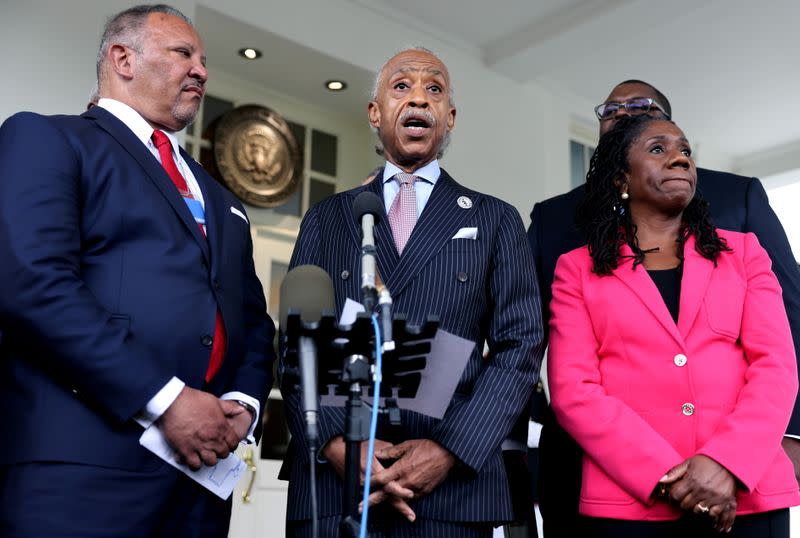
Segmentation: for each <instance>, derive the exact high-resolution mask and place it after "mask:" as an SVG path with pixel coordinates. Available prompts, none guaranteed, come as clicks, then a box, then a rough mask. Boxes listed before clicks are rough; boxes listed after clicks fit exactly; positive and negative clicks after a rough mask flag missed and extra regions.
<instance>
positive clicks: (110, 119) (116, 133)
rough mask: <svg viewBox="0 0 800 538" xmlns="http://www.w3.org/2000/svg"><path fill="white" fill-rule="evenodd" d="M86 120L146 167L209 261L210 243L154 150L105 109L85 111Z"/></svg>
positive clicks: (145, 169)
mask: <svg viewBox="0 0 800 538" xmlns="http://www.w3.org/2000/svg"><path fill="white" fill-rule="evenodd" d="M83 115H84V117H87V118H90V119H94V120H96V121H97V124H98V125H99V126H100V127H101V128H102V129H103V130H105V131H106V132H107V133H108V134H110V135H111V136H112V137H113V138H114V139H115V140H116V141H117V142H118V143H119V145H120V146H122V148H123V149H124V150H125V151H126V152H127V153H128V154H129V155H130V156H131V157H132V158H133V159H134V160H135V161H136V162H137V163H139V165H140V166H141V167H142V169H143V170H144V171H145V174H146V175H147V177H149V178H150V180H151V181H152V182H153V183H154V184H155V186H156V187H157V188H158V190H159V191H160V192H161V194H162V195H163V196H164V198H166V200H167V202H169V204H170V206H172V209H174V210H175V213H176V214H177V216H178V218H179V219H180V220H181V221H182V222H183V223H184V225H185V226H186V228H187V230H188V231H189V233H190V234H191V235H192V236H193V237H194V238H195V240H196V241H197V243H198V245H200V248H201V250H202V251H203V256H204V257H205V258H206V261H209V252H208V244H207V243H206V240H205V238H204V237H203V234H202V232H201V231H200V228H199V226H198V225H197V223H196V222H195V220H194V217H192V213H191V212H190V211H189V208H188V207H187V205H186V202H184V201H183V198H181V195H180V193H178V189H176V188H175V184H174V183H173V182H172V180H171V179H170V178H169V176H168V175H167V172H166V171H165V170H164V168H163V167H162V166H161V164H160V163H159V162H158V160H156V159H155V157H153V155H152V154H151V153H150V151H149V150H148V149H147V148H146V147H145V146H144V145H142V142H141V141H140V140H139V139H138V138H136V136H135V135H134V134H133V132H132V131H131V130H130V129H128V127H127V126H126V125H125V124H124V123H122V122H121V121H120V120H118V119H117V118H116V117H115V116H114V115H113V114H111V113H110V112H108V111H107V110H105V109H104V108H102V107H97V106H96V107H92V108H91V109H90V110H89V111H87V112H85V113H84V114H83Z"/></svg>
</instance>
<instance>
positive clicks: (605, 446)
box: [548, 230, 800, 520]
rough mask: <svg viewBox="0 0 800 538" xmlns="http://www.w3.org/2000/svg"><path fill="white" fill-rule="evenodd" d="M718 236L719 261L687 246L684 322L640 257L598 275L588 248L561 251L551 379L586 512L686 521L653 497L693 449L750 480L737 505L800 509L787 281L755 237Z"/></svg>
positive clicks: (743, 480)
mask: <svg viewBox="0 0 800 538" xmlns="http://www.w3.org/2000/svg"><path fill="white" fill-rule="evenodd" d="M718 231H719V234H720V235H721V236H722V237H724V238H725V239H726V240H727V242H728V246H730V247H731V248H732V249H733V251H732V252H723V253H722V254H721V255H720V257H719V259H718V261H717V267H714V264H713V263H712V262H711V261H709V260H706V259H705V258H703V257H701V256H700V255H699V254H698V253H697V252H696V251H695V249H694V239H693V238H690V239H689V240H688V241H687V244H686V247H685V260H684V268H683V277H682V281H681V295H680V312H679V316H678V323H677V326H676V324H675V322H674V321H673V319H672V316H670V314H669V311H668V310H667V307H666V305H665V304H664V301H663V299H662V298H661V295H660V293H659V291H658V289H657V288H656V286H655V284H654V283H653V281H652V280H651V279H650V277H649V275H648V274H647V272H646V270H645V269H644V267H642V266H641V265H640V266H637V267H636V269H635V270H632V269H631V268H632V266H633V261H632V260H631V259H630V258H623V259H622V260H621V261H620V266H619V267H618V268H617V269H616V270H615V271H614V274H613V275H611V276H602V277H601V276H598V275H596V274H594V273H592V270H591V268H592V261H591V258H590V257H589V252H588V249H587V248H586V247H583V248H580V249H577V250H573V251H572V252H569V253H567V254H564V255H563V256H561V258H559V260H558V265H557V267H556V272H555V280H554V282H553V300H552V303H551V306H550V309H551V312H552V318H551V320H550V331H551V333H550V352H549V358H548V376H549V379H548V381H549V386H550V391H551V397H552V405H553V409H554V410H555V413H556V416H557V417H558V420H559V422H560V423H561V425H562V426H563V427H564V428H565V429H566V430H567V431H568V432H569V433H570V434H571V435H572V436H573V437H574V438H575V439H576V440H577V441H578V443H579V444H580V445H581V446H582V447H583V449H584V452H585V454H584V459H583V484H582V487H581V500H580V511H581V513H582V514H585V515H588V516H593V517H610V518H617V519H632V520H666V519H675V518H677V517H679V515H680V511H679V510H678V509H675V508H673V507H672V506H670V505H669V504H667V503H666V502H665V501H663V500H655V499H652V498H651V493H652V491H653V489H654V488H655V487H656V485H657V483H658V480H659V479H660V478H661V477H662V476H663V475H664V473H665V472H666V471H667V470H669V469H670V468H671V467H673V466H675V465H677V464H679V463H681V462H682V461H684V460H685V459H686V458H688V457H690V456H692V455H695V454H704V455H706V456H709V457H711V458H713V459H714V460H716V461H717V462H719V463H720V464H722V465H723V466H725V468H727V469H728V470H729V471H730V472H731V473H733V475H734V476H736V478H738V479H739V481H740V482H741V483H742V484H744V487H745V488H746V489H742V490H740V493H739V494H738V497H737V504H738V509H737V512H738V513H740V514H748V513H754V512H764V511H767V510H774V509H777V508H785V507H788V506H793V505H797V504H800V493H798V487H797V482H796V481H795V477H794V471H793V467H792V464H791V462H790V461H789V459H788V457H787V456H786V454H785V453H784V452H783V450H782V449H781V446H780V442H781V437H782V435H783V433H784V431H785V428H786V425H787V424H788V422H789V417H790V414H791V411H792V406H793V404H794V400H795V396H796V393H797V387H798V383H797V365H796V361H795V356H794V348H793V345H792V338H791V333H790V331H789V323H788V321H787V318H786V311H785V310H784V306H783V301H782V299H781V289H780V286H779V285H778V281H777V279H776V278H775V275H774V274H773V273H772V271H771V269H770V260H769V257H768V256H767V253H766V252H765V251H764V249H763V248H761V245H759V243H758V240H757V239H756V237H755V235H753V234H751V233H748V234H741V233H736V232H728V231H724V230H718ZM630 254H631V250H630V249H629V248H628V247H627V246H625V247H624V248H623V255H630Z"/></svg>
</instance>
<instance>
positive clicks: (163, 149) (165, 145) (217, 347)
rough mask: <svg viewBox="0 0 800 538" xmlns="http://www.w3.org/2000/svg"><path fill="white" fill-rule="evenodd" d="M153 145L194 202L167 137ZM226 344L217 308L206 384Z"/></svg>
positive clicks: (158, 135) (182, 191) (160, 136)
mask: <svg viewBox="0 0 800 538" xmlns="http://www.w3.org/2000/svg"><path fill="white" fill-rule="evenodd" d="M153 143H154V144H155V145H156V148H158V155H159V156H160V157H161V165H162V166H163V167H164V170H166V172H167V175H168V176H169V177H170V179H171V180H172V182H173V183H174V184H175V187H177V189H178V192H179V193H180V194H181V196H182V197H183V198H189V199H192V200H193V199H194V196H192V192H191V191H190V190H189V187H188V186H187V185H186V179H185V178H184V177H183V176H182V175H181V172H180V170H178V166H177V165H176V164H175V159H173V158H172V144H170V142H169V138H168V137H167V135H165V134H164V133H163V132H161V131H159V130H157V129H156V130H155V131H153ZM198 226H200V232H201V233H202V234H203V237H205V236H206V231H205V229H204V228H203V225H202V224H199V223H198ZM226 344H227V338H226V335H225V326H224V325H223V324H222V314H221V313H220V311H219V308H217V318H216V321H215V323H214V340H213V342H212V344H211V359H210V360H209V362H208V369H207V370H206V377H205V379H206V383H208V382H209V381H211V380H212V379H213V378H214V375H215V374H216V373H217V372H218V371H219V369H220V366H222V359H223V358H224V357H225V347H226Z"/></svg>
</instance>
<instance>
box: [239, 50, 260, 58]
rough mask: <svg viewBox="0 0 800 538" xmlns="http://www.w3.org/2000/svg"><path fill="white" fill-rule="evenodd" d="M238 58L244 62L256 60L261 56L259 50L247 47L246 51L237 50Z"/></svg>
mask: <svg viewBox="0 0 800 538" xmlns="http://www.w3.org/2000/svg"><path fill="white" fill-rule="evenodd" d="M239 56H241V57H242V58H244V59H245V60H257V59H258V58H261V56H262V54H261V51H260V50H258V49H251V48H249V47H248V48H246V49H239Z"/></svg>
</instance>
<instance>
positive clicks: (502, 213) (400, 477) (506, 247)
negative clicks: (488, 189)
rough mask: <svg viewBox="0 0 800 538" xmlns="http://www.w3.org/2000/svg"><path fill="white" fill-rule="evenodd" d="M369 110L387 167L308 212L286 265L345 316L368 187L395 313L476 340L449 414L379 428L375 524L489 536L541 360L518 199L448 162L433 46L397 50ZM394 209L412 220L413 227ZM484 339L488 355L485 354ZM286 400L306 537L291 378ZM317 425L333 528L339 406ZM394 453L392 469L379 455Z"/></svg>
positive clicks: (442, 73) (292, 517)
mask: <svg viewBox="0 0 800 538" xmlns="http://www.w3.org/2000/svg"><path fill="white" fill-rule="evenodd" d="M368 115H369V121H370V124H371V125H372V127H373V128H374V129H375V130H376V131H377V134H378V138H379V141H380V145H379V148H380V151H381V152H382V153H383V155H384V156H385V157H386V165H385V167H384V168H383V169H382V170H381V171H379V173H378V174H377V177H376V179H375V181H372V182H371V183H369V184H367V185H364V186H361V187H358V188H356V189H353V190H351V191H347V192H343V193H340V194H337V195H335V196H333V197H331V198H328V199H327V200H325V201H323V202H321V203H319V204H317V205H316V206H314V207H313V208H311V209H310V210H309V211H308V213H307V214H306V216H305V217H304V219H303V223H302V224H301V227H300V236H299V238H298V241H297V245H296V247H295V251H294V254H293V255H292V261H291V266H292V267H294V266H297V265H302V264H315V265H318V266H320V267H322V268H323V269H325V270H326V271H327V272H328V274H329V275H330V276H331V278H332V279H333V282H334V290H335V296H336V307H337V309H338V310H339V311H340V312H341V310H342V308H343V305H344V303H345V301H346V299H347V298H352V299H354V300H359V298H360V285H359V281H360V279H359V278H358V277H357V275H358V269H359V265H360V251H361V249H360V238H359V235H360V226H359V224H358V223H357V222H356V221H355V219H354V218H353V212H352V211H353V209H352V206H353V199H354V198H355V197H356V195H358V194H359V193H361V192H363V191H369V192H373V193H375V194H376V195H377V196H378V197H380V198H381V199H382V200H383V202H384V209H385V213H386V214H383V215H381V218H380V219H379V223H378V224H377V226H376V228H375V235H376V244H377V260H378V270H379V272H380V275H381V277H382V279H383V281H384V282H385V284H386V286H387V288H388V289H389V291H390V292H391V294H392V299H393V301H394V312H396V313H405V314H406V315H407V317H408V319H409V320H410V321H411V322H413V323H420V322H422V321H423V320H424V319H425V318H426V316H428V315H435V316H438V317H439V320H440V328H441V329H443V330H445V331H448V332H450V333H453V334H456V335H458V336H460V337H462V338H466V339H468V340H471V341H473V342H475V343H476V346H475V348H474V350H473V352H472V355H471V356H470V358H469V362H468V364H467V366H466V368H465V370H464V373H463V375H461V377H460V380H459V382H458V385H457V388H456V390H455V395H454V396H453V399H452V401H451V402H450V405H449V408H448V409H447V411H446V413H445V415H444V417H443V418H442V419H440V420H439V419H434V418H431V417H428V416H425V415H421V414H418V413H414V412H410V411H406V410H403V411H401V415H402V425H401V426H400V428H399V430H394V431H393V430H391V429H390V427H389V424H388V423H384V422H383V421H381V423H380V424H379V428H378V435H377V437H378V439H379V441H378V445H377V446H378V447H379V450H377V451H376V456H377V459H376V460H375V461H374V462H373V465H374V467H373V468H374V469H376V472H375V474H374V479H373V484H374V487H373V490H374V493H373V495H372V498H371V502H370V504H371V505H374V506H373V508H372V509H371V510H370V520H371V521H372V523H371V525H370V529H371V532H372V531H374V532H378V533H382V532H388V533H390V535H391V536H396V537H402V536H409V537H410V536H436V537H447V536H463V537H467V536H470V537H471V536H476V537H477V536H481V537H485V536H491V533H492V526H493V524H495V523H496V522H502V521H507V520H510V519H511V516H512V511H511V499H510V495H509V489H508V480H507V477H506V474H505V469H504V466H503V459H502V455H501V443H502V441H503V439H504V438H505V437H506V436H507V435H508V433H509V431H510V430H511V427H512V425H513V423H514V421H515V420H516V418H517V417H518V416H519V415H520V413H521V412H523V411H524V404H525V402H526V401H527V400H528V397H529V396H530V394H531V391H532V389H533V386H534V383H535V381H536V372H537V371H538V367H539V362H540V359H541V355H542V346H541V335H542V333H541V323H540V320H539V306H538V301H539V298H538V291H537V289H536V279H535V278H534V276H533V275H532V274H531V273H530V271H528V267H529V266H530V265H532V264H533V259H532V258H531V255H530V250H529V248H528V245H527V243H526V239H525V231H524V228H523V226H522V223H521V220H520V216H519V214H518V213H517V211H516V210H515V209H514V208H513V207H512V206H511V205H509V204H507V203H505V202H502V201H500V200H498V199H497V198H493V197H491V196H488V195H485V194H481V193H478V192H475V191H473V190H470V189H468V188H466V187H464V186H462V185H460V184H458V183H456V181H455V180H454V179H453V178H452V177H450V175H448V174H447V172H445V171H444V170H442V169H440V168H439V161H438V157H440V156H441V154H442V152H443V150H444V147H445V145H446V142H447V139H448V137H449V132H450V130H451V129H452V128H453V126H454V123H455V116H456V110H455V107H454V105H453V102H452V86H451V84H450V76H449V74H448V72H447V68H446V67H445V66H444V64H443V63H442V62H441V61H440V60H439V59H438V58H437V57H436V56H434V55H433V54H432V53H431V52H429V51H427V50H424V49H411V50H405V51H403V52H400V53H399V54H397V55H396V56H394V57H392V58H391V59H390V60H389V61H388V62H387V63H386V64H385V65H384V66H383V68H382V69H381V70H380V72H379V75H378V79H377V84H376V89H375V94H374V96H373V98H372V101H371V102H370V103H369V108H368ZM409 176H411V178H409ZM399 208H406V209H405V210H402V211H401V210H400V209H399ZM395 215H403V217H400V218H399V219H400V221H401V222H403V223H405V225H403V224H401V225H398V221H397V220H396V217H395ZM403 218H407V219H410V220H406V221H403ZM390 221H392V222H393V223H392V224H390ZM409 224H410V225H411V226H408V225H409ZM412 230H413V231H412ZM484 342H488V345H489V348H490V351H491V353H490V357H491V358H490V359H488V360H486V361H484V359H483V357H482V351H483V346H484ZM455 375H458V374H455ZM284 395H285V401H286V405H287V409H288V413H289V423H290V427H291V429H292V433H293V436H292V447H291V450H292V453H293V454H294V458H293V461H291V462H288V466H289V467H290V468H289V471H290V473H291V474H290V483H289V506H288V513H287V518H288V520H289V524H288V528H289V532H290V535H295V536H310V533H311V530H310V527H311V525H310V523H309V518H310V517H311V508H310V501H309V494H310V492H309V480H308V475H307V473H306V469H307V468H308V463H309V462H308V456H307V454H308V452H307V446H306V445H305V440H304V434H303V422H302V417H301V412H300V409H299V399H298V395H297V393H296V391H295V390H293V388H292V387H285V388H284ZM319 428H320V437H321V441H320V444H321V445H322V446H323V448H322V450H321V451H320V458H321V460H322V461H324V462H325V463H321V464H319V465H318V480H317V483H318V492H319V512H320V516H321V521H320V529H321V535H324V536H332V535H333V536H335V535H336V532H337V527H338V522H339V519H340V516H341V504H342V502H341V499H342V480H341V475H342V473H343V470H344V441H343V439H342V434H343V431H344V409H342V408H335V407H324V406H323V407H322V408H321V410H320V420H319ZM364 454H365V450H363V449H362V458H363V457H364ZM390 460H391V461H394V463H393V464H391V466H387V467H386V468H384V467H383V466H382V464H381V462H384V463H385V462H387V461H390ZM362 464H363V461H362ZM362 471H363V469H362ZM376 535H381V536H382V535H383V534H376ZM371 536H372V534H371Z"/></svg>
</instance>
